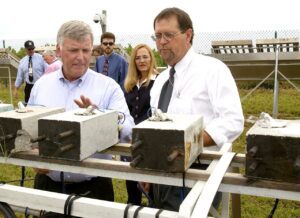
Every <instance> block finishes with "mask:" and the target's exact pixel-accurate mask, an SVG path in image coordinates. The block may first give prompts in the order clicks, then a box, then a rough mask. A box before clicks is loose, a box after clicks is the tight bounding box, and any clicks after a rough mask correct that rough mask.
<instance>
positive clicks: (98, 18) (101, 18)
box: [93, 10, 107, 33]
mask: <svg viewBox="0 0 300 218" xmlns="http://www.w3.org/2000/svg"><path fill="white" fill-rule="evenodd" d="M106 17H107V14H106V10H102V13H101V14H100V15H99V14H95V16H94V19H93V20H94V22H95V23H100V25H101V30H102V33H105V32H106Z"/></svg>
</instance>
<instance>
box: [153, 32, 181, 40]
mask: <svg viewBox="0 0 300 218" xmlns="http://www.w3.org/2000/svg"><path fill="white" fill-rule="evenodd" d="M180 33H183V32H182V31H179V32H177V33H169V32H166V33H155V34H154V35H153V36H152V39H153V40H154V41H159V40H161V38H162V37H163V38H164V39H165V40H166V41H168V42H169V41H171V40H172V39H174V38H175V37H176V36H177V35H178V34H180Z"/></svg>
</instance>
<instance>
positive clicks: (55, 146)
mask: <svg viewBox="0 0 300 218" xmlns="http://www.w3.org/2000/svg"><path fill="white" fill-rule="evenodd" d="M84 110H85V109H76V110H72V111H68V112H65V113H62V114H56V115H52V116H48V117H44V118H42V119H40V120H39V135H40V136H44V137H45V138H46V139H45V140H44V141H41V142H39V154H40V156H44V157H50V158H59V159H69V160H83V159H85V158H87V157H89V156H90V155H92V154H94V153H95V152H97V151H102V150H104V149H106V148H108V147H110V146H112V145H114V144H116V143H117V142H118V113H117V112H116V111H108V110H107V111H104V112H100V111H99V110H94V114H92V115H86V116H83V115H77V114H76V113H78V112H79V113H81V112H82V111H84Z"/></svg>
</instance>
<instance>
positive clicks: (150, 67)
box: [121, 44, 158, 205]
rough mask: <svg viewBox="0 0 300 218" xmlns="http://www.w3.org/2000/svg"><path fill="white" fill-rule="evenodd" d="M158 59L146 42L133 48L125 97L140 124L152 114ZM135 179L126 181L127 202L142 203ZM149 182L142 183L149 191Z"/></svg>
mask: <svg viewBox="0 0 300 218" xmlns="http://www.w3.org/2000/svg"><path fill="white" fill-rule="evenodd" d="M157 73H158V72H157V71H156V61H155V57H154V54H153V52H152V50H151V48H150V47H149V46H148V45H146V44H139V45H137V46H136V47H134V49H133V50H132V53H131V58H130V62H129V66H128V73H127V76H126V79H125V83H124V90H125V98H126V102H127V105H128V108H129V111H130V114H131V116H132V117H133V118H134V123H135V124H139V123H140V122H142V121H144V120H146V119H147V118H148V116H151V111H150V90H151V88H152V86H153V83H154V79H155V77H156V75H157ZM121 159H122V160H123V161H131V159H130V158H129V157H125V156H122V157H121ZM137 185H138V183H137V182H135V181H129V180H127V181H126V188H127V194H128V201H127V203H131V204H134V205H141V200H142V193H141V191H140V190H139V189H138V187H137ZM149 185H150V184H148V183H142V186H143V188H144V189H145V191H146V192H147V193H149V188H150V187H149Z"/></svg>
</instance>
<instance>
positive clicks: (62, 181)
mask: <svg viewBox="0 0 300 218" xmlns="http://www.w3.org/2000/svg"><path fill="white" fill-rule="evenodd" d="M60 181H61V191H62V193H66V186H65V174H64V172H63V171H61V172H60Z"/></svg>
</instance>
